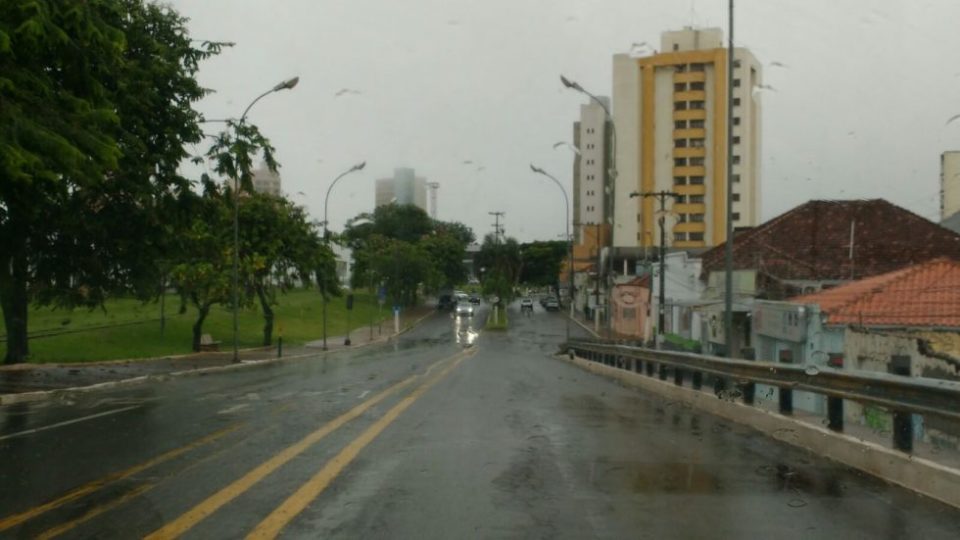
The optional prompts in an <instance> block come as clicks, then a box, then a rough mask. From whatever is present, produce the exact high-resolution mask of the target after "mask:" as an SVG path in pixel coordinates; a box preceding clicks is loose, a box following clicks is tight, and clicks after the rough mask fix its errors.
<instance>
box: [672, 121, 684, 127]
mask: <svg viewBox="0 0 960 540" xmlns="http://www.w3.org/2000/svg"><path fill="white" fill-rule="evenodd" d="M673 129H687V121H686V120H676V121H674V122H673Z"/></svg>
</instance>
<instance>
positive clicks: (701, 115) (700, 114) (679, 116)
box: [673, 109, 707, 120]
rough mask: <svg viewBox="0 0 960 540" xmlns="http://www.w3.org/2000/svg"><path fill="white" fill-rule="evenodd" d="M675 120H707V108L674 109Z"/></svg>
mask: <svg viewBox="0 0 960 540" xmlns="http://www.w3.org/2000/svg"><path fill="white" fill-rule="evenodd" d="M673 119H674V120H706V119H707V110H706V109H687V110H683V111H673Z"/></svg>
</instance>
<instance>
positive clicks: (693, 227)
mask: <svg viewBox="0 0 960 540" xmlns="http://www.w3.org/2000/svg"><path fill="white" fill-rule="evenodd" d="M673 232H687V233H689V232H702V233H705V232H707V224H706V223H694V222H692V221H685V222H683V223H677V224H676V225H674V226H673Z"/></svg>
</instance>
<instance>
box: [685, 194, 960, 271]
mask: <svg viewBox="0 0 960 540" xmlns="http://www.w3.org/2000/svg"><path fill="white" fill-rule="evenodd" d="M851 223H853V224H854V227H853V229H854V230H853V258H852V259H851V257H850V251H851V250H850V229H851V227H850V224H851ZM724 249H725V246H724V245H723V244H720V245H718V246H716V247H714V248H713V249H711V250H709V251H707V252H706V253H704V254H703V274H704V275H705V276H706V275H709V273H710V272H711V271H719V270H722V269H723V263H724ZM937 257H947V258H950V259H953V260H960V235H958V234H957V233H954V232H953V231H950V230H948V229H946V228H944V227H941V226H939V225H937V224H936V223H933V222H932V221H929V220H927V219H924V218H923V217H921V216H919V215H917V214H914V213H913V212H910V211H909V210H906V209H904V208H901V207H899V206H896V205H894V204H891V203H889V202H887V201H885V200H882V199H872V200H855V201H810V202H807V203H806V204H803V205H800V206H798V207H796V208H794V209H793V210H790V211H788V212H786V213H784V214H781V215H780V216H777V217H776V218H773V219H771V220H770V221H767V222H766V223H764V224H762V225H760V226H758V227H754V228H753V229H750V230H746V231H743V232H742V233H738V234H737V235H736V236H735V237H734V240H733V258H734V269H756V270H758V271H760V272H762V273H765V274H766V275H769V276H772V277H774V278H777V279H786V280H812V281H826V280H842V281H845V280H850V279H858V278H863V277H868V276H875V275H878V274H883V273H885V272H890V271H893V270H896V269H898V268H903V267H905V266H910V265H913V264H917V263H921V262H924V261H928V260H931V259H934V258H937Z"/></svg>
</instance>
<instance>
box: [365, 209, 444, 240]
mask: <svg viewBox="0 0 960 540" xmlns="http://www.w3.org/2000/svg"><path fill="white" fill-rule="evenodd" d="M373 232H374V233H375V234H379V235H380V236H384V237H386V238H394V239H397V240H402V241H404V242H410V243H416V242H418V241H420V239H421V238H423V237H424V236H425V235H427V234H430V233H431V232H433V221H432V220H431V219H430V216H428V215H427V213H426V212H424V211H423V209H422V208H420V207H419V206H414V205H412V204H388V205H384V206H378V207H377V208H376V210H374V211H373Z"/></svg>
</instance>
